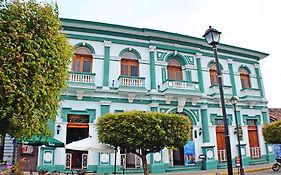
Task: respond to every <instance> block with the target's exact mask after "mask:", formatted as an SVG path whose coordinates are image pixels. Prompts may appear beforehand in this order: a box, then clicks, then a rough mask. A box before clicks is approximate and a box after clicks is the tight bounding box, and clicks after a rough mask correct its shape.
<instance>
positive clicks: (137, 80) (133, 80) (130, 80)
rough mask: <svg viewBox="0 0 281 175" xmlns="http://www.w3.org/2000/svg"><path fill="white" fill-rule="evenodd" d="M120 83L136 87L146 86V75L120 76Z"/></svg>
mask: <svg viewBox="0 0 281 175" xmlns="http://www.w3.org/2000/svg"><path fill="white" fill-rule="evenodd" d="M118 81H119V85H121V86H135V87H145V78H144V77H130V76H123V75H121V76H119V78H118Z"/></svg>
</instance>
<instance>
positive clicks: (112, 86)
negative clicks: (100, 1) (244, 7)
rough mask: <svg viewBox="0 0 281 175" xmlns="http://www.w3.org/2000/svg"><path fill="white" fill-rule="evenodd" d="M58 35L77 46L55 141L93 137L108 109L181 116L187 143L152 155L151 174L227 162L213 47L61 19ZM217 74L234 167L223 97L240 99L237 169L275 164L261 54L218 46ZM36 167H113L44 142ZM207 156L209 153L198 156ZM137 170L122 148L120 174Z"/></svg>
mask: <svg viewBox="0 0 281 175" xmlns="http://www.w3.org/2000/svg"><path fill="white" fill-rule="evenodd" d="M61 20H62V26H63V31H62V32H63V33H64V34H66V36H67V37H68V38H69V42H70V43H71V44H72V45H73V46H75V54H74V56H73V58H72V63H71V65H70V66H69V70H70V72H69V80H68V88H67V90H65V92H64V93H63V94H62V96H61V98H62V101H61V108H60V111H59V114H58V116H57V119H56V121H55V123H54V124H53V129H54V137H55V138H56V139H58V140H60V141H62V142H64V143H65V144H68V143H71V142H73V141H77V140H80V139H83V138H86V137H88V136H89V135H90V136H92V137H94V138H96V139H97V131H96V129H95V123H96V121H97V119H98V118H99V117H100V116H102V115H104V114H106V113H116V112H122V111H130V110H141V111H159V112H165V113H180V114H181V115H184V116H186V117H187V118H188V119H189V120H190V121H191V122H192V125H193V129H192V139H191V140H190V141H189V142H188V143H186V145H184V146H183V147H181V148H178V149H177V150H169V149H163V150H162V151H160V152H158V153H154V154H150V155H148V157H147V158H148V163H149V167H150V171H151V172H152V173H165V172H173V171H191V170H192V171H194V170H201V169H207V170H208V169H217V168H225V167H226V150H225V144H224V143H225V142H224V127H223V120H222V119H223V117H222V113H221V105H220V96H219V89H218V85H217V79H216V66H215V62H214V55H213V50H212V48H211V47H209V46H208V44H207V43H206V42H205V41H204V40H203V39H201V38H195V37H191V36H187V35H181V34H175V33H169V32H163V31H157V30H151V29H141V28H133V27H126V26H120V25H112V24H105V23H97V22H89V21H80V20H73V19H61ZM218 51H219V53H218V56H219V60H220V65H219V66H220V67H221V70H222V75H223V88H224V96H225V99H226V112H227V122H228V124H229V133H230V142H231V151H232V159H233V163H234V162H235V161H234V160H235V157H236V156H237V149H238V148H237V137H236V135H235V133H236V128H235V126H236V124H235V118H234V113H233V107H232V105H231V103H230V101H229V99H230V98H231V97H232V96H238V97H239V101H238V104H237V116H238V124H239V126H241V129H239V132H241V134H242V136H243V137H241V150H242V156H243V165H249V164H256V163H261V162H268V161H273V159H274V155H273V148H272V145H268V144H265V142H264V139H263V136H262V125H263V124H264V123H267V122H269V117H268V110H267V101H266V99H265V94H264V88H263V81H262V76H261V72H260V67H259V60H261V59H263V58H264V57H266V56H268V55H267V54H265V53H262V52H258V51H253V50H249V49H245V48H239V47H236V46H229V45H225V44H219V45H218ZM38 155H39V156H38V168H39V169H47V170H57V171H61V172H62V171H68V170H71V169H85V170H87V171H91V172H98V173H112V171H113V166H114V154H109V153H102V152H94V151H74V150H65V149H64V148H49V147H40V148H39V150H38ZM199 155H205V156H206V159H205V160H203V159H200V158H199ZM121 167H124V168H125V169H126V172H140V171H141V168H142V166H141V160H140V158H138V157H137V156H135V155H133V154H131V153H129V152H128V151H127V150H120V149H119V150H118V154H117V170H118V171H121Z"/></svg>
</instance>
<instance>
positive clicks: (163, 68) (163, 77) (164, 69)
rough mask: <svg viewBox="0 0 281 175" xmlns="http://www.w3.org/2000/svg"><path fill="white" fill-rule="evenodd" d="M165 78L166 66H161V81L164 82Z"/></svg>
mask: <svg viewBox="0 0 281 175" xmlns="http://www.w3.org/2000/svg"><path fill="white" fill-rule="evenodd" d="M166 80H167V68H166V67H164V66H163V67H162V83H164V82H165V81H166Z"/></svg>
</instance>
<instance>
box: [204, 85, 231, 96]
mask: <svg viewBox="0 0 281 175" xmlns="http://www.w3.org/2000/svg"><path fill="white" fill-rule="evenodd" d="M209 90H210V91H209V96H211V97H215V98H220V89H219V86H218V85H217V84H215V85H212V86H210V87H209ZM223 93H224V96H225V97H231V96H232V87H231V86H227V85H223Z"/></svg>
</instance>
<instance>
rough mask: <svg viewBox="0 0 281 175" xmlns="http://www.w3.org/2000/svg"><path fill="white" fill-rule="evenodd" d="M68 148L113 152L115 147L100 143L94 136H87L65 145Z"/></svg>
mask: <svg viewBox="0 0 281 175" xmlns="http://www.w3.org/2000/svg"><path fill="white" fill-rule="evenodd" d="M65 148H66V149H72V150H79V151H89V150H92V151H96V152H105V153H113V152H114V148H112V147H110V146H108V145H106V144H102V143H98V141H97V140H96V139H94V138H92V137H87V138H84V139H82V140H78V141H74V142H71V143H69V144H67V145H65Z"/></svg>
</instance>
